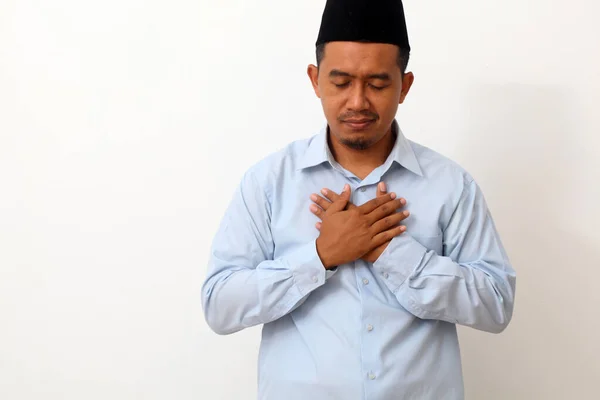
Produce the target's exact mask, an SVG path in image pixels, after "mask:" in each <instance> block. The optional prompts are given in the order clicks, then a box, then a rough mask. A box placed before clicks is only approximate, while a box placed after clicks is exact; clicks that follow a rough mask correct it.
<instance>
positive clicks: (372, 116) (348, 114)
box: [338, 110, 379, 122]
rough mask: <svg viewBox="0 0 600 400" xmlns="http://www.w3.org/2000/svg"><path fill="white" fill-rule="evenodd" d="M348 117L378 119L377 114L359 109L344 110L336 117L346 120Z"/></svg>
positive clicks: (339, 119)
mask: <svg viewBox="0 0 600 400" xmlns="http://www.w3.org/2000/svg"><path fill="white" fill-rule="evenodd" d="M349 119H372V120H378V119H379V115H377V114H375V113H374V112H371V111H366V110H365V111H360V112H354V111H349V112H346V113H344V114H342V115H340V116H339V117H338V121H342V122H343V121H347V120H349Z"/></svg>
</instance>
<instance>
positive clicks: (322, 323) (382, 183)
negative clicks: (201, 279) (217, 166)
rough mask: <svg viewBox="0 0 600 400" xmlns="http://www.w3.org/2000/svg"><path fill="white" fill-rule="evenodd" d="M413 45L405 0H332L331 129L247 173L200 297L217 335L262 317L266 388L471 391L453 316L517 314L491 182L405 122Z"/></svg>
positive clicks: (443, 395)
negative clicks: (401, 116)
mask: <svg viewBox="0 0 600 400" xmlns="http://www.w3.org/2000/svg"><path fill="white" fill-rule="evenodd" d="M409 53H410V46H409V41H408V34H407V29H406V23H405V18H404V10H403V7H402V3H401V1H400V0H387V1H384V0H380V1H374V0H330V1H328V2H327V4H326V7H325V11H324V14H323V18H322V25H321V30H320V32H319V36H318V40H317V64H318V65H317V66H314V65H311V66H309V68H308V75H309V77H310V80H311V82H312V85H313V87H314V90H315V93H316V94H317V96H318V97H319V98H320V99H321V102H322V104H323V110H324V114H325V117H326V119H327V126H326V127H325V128H324V129H323V131H322V132H321V133H319V134H318V135H316V136H314V137H312V138H310V139H308V140H300V141H297V142H294V143H292V144H290V145H289V146H288V147H286V148H285V149H283V150H282V151H280V152H277V153H275V154H272V155H271V156H269V157H267V158H266V159H264V160H263V161H261V162H259V163H258V164H257V165H255V166H253V167H252V168H250V169H249V170H248V172H247V173H246V174H245V176H244V177H243V179H242V182H241V184H240V186H239V188H238V189H237V191H236V193H235V195H234V198H233V200H232V202H231V204H230V206H229V208H228V210H227V212H226V215H225V217H224V218H223V221H222V224H221V227H220V229H219V231H218V233H217V235H216V237H215V239H214V243H213V247H212V253H211V259H210V265H209V271H208V276H207V279H206V282H205V284H204V287H203V291H202V296H203V307H204V311H205V315H206V319H207V322H208V324H209V325H210V327H211V328H212V329H213V330H214V331H216V332H217V333H219V334H230V333H233V332H236V331H239V330H242V329H244V328H247V327H250V326H255V325H259V324H263V325H264V326H263V331H262V332H263V334H262V342H261V348H260V355H259V358H260V360H259V398H260V399H268V400H282V399H297V400H321V399H340V400H353V399H382V400H388V399H419V400H423V399H436V400H438V399H462V398H463V396H464V395H463V392H464V390H463V379H462V373H461V360H460V351H459V344H458V337H457V329H456V324H461V325H466V326H470V327H473V328H475V329H480V330H484V331H488V332H496V333H497V332H501V331H502V330H504V329H505V327H506V326H507V325H508V323H509V321H510V319H511V316H512V310H513V300H514V293H515V272H514V270H513V269H512V267H511V265H510V263H509V261H508V258H507V256H506V254H505V251H504V249H503V247H502V244H501V242H500V238H499V237H498V233H497V232H496V229H495V227H494V222H493V220H492V217H491V215H490V213H489V211H488V208H487V206H486V203H485V200H484V197H483V195H482V193H481V191H480V189H479V187H478V186H477V184H476V183H475V182H474V181H473V178H472V177H471V176H470V175H469V174H468V173H467V172H465V171H464V170H463V169H462V168H461V167H459V166H458V165H456V164H455V163H453V162H452V161H450V160H448V159H446V158H444V157H443V156H441V155H439V154H437V153H435V152H434V151H432V150H430V149H428V148H425V147H423V146H421V145H418V144H416V143H414V142H412V141H409V140H407V139H406V138H405V137H404V135H403V133H402V132H401V131H400V128H399V126H398V124H397V123H396V121H395V119H394V118H395V115H396V111H397V108H398V106H399V104H402V103H403V101H404V99H405V98H406V96H407V94H408V92H409V90H410V87H411V85H412V83H413V79H414V77H413V74H412V73H409V72H406V70H405V69H406V64H407V63H408V57H409ZM342 188H343V191H342V192H341V193H340V192H339V191H340V190H342ZM309 210H310V211H309Z"/></svg>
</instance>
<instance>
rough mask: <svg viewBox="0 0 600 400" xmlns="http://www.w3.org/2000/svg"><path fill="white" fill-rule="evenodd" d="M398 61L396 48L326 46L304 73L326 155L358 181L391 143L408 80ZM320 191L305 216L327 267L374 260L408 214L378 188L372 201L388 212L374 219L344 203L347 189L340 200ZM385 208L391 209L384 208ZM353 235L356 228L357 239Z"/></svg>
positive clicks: (410, 77) (409, 75)
mask: <svg viewBox="0 0 600 400" xmlns="http://www.w3.org/2000/svg"><path fill="white" fill-rule="evenodd" d="M397 55H398V48H397V47H396V46H394V45H390V44H381V43H358V42H331V43H328V44H327V45H326V48H325V57H324V58H323V60H322V61H321V64H320V66H319V67H317V66H315V65H309V67H308V71H307V72H308V76H309V78H310V81H311V84H312V86H313V89H314V91H315V94H316V95H317V97H318V98H319V99H321V103H322V106H323V111H324V114H325V118H326V119H327V123H328V126H329V135H328V141H329V147H330V149H331V152H332V155H333V157H334V158H335V160H336V161H337V162H338V163H339V164H340V165H341V166H343V167H344V168H345V169H347V170H348V171H350V172H352V173H354V174H355V175H356V176H357V177H359V178H360V179H364V178H365V177H367V176H368V175H369V174H370V173H371V172H372V171H373V170H374V169H375V168H377V167H378V166H380V165H381V164H383V163H384V162H385V160H386V159H387V157H388V155H389V153H390V151H391V150H392V148H393V146H394V142H395V137H394V135H393V133H392V123H393V121H394V118H395V116H396V112H397V110H398V106H399V105H400V104H402V103H403V102H404V100H405V98H406V96H407V95H408V92H409V91H410V88H411V86H412V84H413V82H414V75H413V74H412V73H411V72H407V73H404V74H402V71H401V70H400V67H399V66H398V63H397ZM324 191H325V192H322V193H323V195H324V196H325V197H321V196H318V195H316V194H313V195H312V196H311V199H312V200H313V202H315V204H314V205H313V206H311V211H312V212H313V213H314V214H315V215H317V216H318V217H319V218H320V219H321V221H322V222H321V223H319V224H317V229H319V230H320V235H319V238H318V239H317V252H318V253H319V256H320V257H321V261H323V264H324V265H325V267H326V268H328V269H329V268H333V267H335V266H337V265H340V264H344V263H346V262H351V261H354V260H357V259H359V258H362V259H364V260H367V261H369V262H375V261H376V260H377V259H378V258H379V256H380V255H381V254H382V253H383V251H385V249H386V248H387V245H388V244H389V242H390V241H391V240H392V239H393V238H394V237H396V236H398V235H400V234H402V233H403V232H404V231H405V230H406V227H404V226H398V223H400V222H401V221H402V220H403V219H405V218H406V217H408V214H404V212H398V211H397V209H398V208H400V207H402V206H404V205H405V204H406V201H405V200H404V199H395V194H393V193H392V194H390V195H388V194H387V193H386V192H385V185H383V186H380V187H378V191H377V196H376V198H375V199H374V200H375V201H384V202H383V203H381V204H380V205H379V207H383V206H385V207H387V208H388V211H391V212H390V213H383V214H381V215H382V216H381V219H380V220H377V221H373V220H372V217H371V218H369V216H368V213H366V212H365V208H361V207H363V206H365V205H366V204H365V205H363V206H360V207H357V206H355V205H353V204H352V203H350V201H349V198H350V190H349V188H348V190H347V191H346V192H342V193H341V194H337V193H335V192H333V191H331V190H330V189H327V188H325V189H324ZM390 196H391V197H390ZM367 204H368V203H367ZM386 204H387V206H386ZM392 205H393V206H394V207H395V206H397V207H395V208H393V209H390V207H392ZM369 210H370V208H369ZM371 212H372V211H371ZM382 220H384V221H387V222H386V223H384V222H382ZM391 222H394V224H393V225H390V223H391ZM386 224H387V225H386ZM367 227H368V228H369V229H370V230H368V232H367V230H366V228H367ZM374 227H377V228H374ZM383 227H385V228H386V229H384V230H381V229H383ZM363 228H365V229H363ZM357 229H363V230H362V231H360V234H357ZM361 235H362V236H361ZM383 239H385V240H383Z"/></svg>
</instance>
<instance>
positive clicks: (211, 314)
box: [202, 171, 331, 334]
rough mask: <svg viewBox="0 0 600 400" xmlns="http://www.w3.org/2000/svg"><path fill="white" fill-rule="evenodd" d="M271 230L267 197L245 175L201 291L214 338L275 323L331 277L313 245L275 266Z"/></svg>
mask: <svg viewBox="0 0 600 400" xmlns="http://www.w3.org/2000/svg"><path fill="white" fill-rule="evenodd" d="M270 227H271V222H270V202H269V199H268V196H267V195H266V194H265V191H264V189H263V188H262V187H261V185H260V184H259V182H258V181H257V179H256V177H255V175H254V174H253V173H252V171H249V172H248V173H246V174H245V176H244V178H243V179H242V182H241V183H240V185H239V187H238V188H237V190H236V192H235V194H234V197H233V199H232V201H231V203H230V204H229V207H228V209H227V211H226V213H225V216H224V217H223V220H222V221H221V226H220V228H219V230H218V232H217V234H216V236H215V238H214V240H213V244H212V248H211V255H210V261H209V266H208V274H207V278H206V281H205V282H204V285H203V287H202V306H203V309H204V314H205V318H206V321H207V323H208V324H209V326H210V327H211V329H213V330H214V331H215V332H217V333H219V334H230V333H234V332H237V331H240V330H242V329H244V328H247V327H251V326H255V325H258V324H264V323H268V322H272V321H274V320H277V319H279V318H281V317H282V316H284V315H286V314H287V313H289V312H291V311H293V310H294V309H295V308H297V307H298V306H299V305H301V304H302V303H303V301H304V300H305V299H306V297H307V296H308V295H309V294H310V293H311V292H312V291H313V290H315V289H317V288H318V287H320V286H322V285H323V284H324V283H325V281H326V279H327V278H328V277H329V276H330V274H331V272H329V271H326V270H325V268H324V266H323V264H322V262H321V260H320V258H319V256H318V254H317V250H316V243H315V241H314V240H313V241H311V242H309V243H307V244H306V245H304V246H301V247H299V248H298V249H296V250H295V251H293V252H291V253H289V254H287V255H286V256H285V257H283V258H279V259H277V260H273V253H274V243H273V238H272V236H271V229H270Z"/></svg>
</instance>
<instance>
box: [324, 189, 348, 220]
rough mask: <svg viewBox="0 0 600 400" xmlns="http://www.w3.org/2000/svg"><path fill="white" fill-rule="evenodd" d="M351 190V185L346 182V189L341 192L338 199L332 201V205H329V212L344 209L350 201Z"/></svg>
mask: <svg viewBox="0 0 600 400" xmlns="http://www.w3.org/2000/svg"><path fill="white" fill-rule="evenodd" d="M350 192H351V189H350V185H348V184H346V185H345V186H344V190H343V191H342V193H341V194H340V197H339V198H338V199H337V200H336V201H334V202H333V203H331V206H330V207H329V210H327V212H328V213H336V212H340V211H342V210H344V209H345V208H346V206H347V205H348V202H349V201H350Z"/></svg>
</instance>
